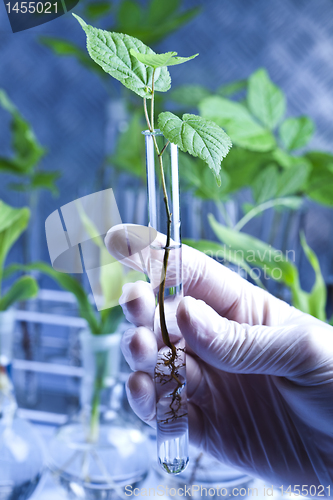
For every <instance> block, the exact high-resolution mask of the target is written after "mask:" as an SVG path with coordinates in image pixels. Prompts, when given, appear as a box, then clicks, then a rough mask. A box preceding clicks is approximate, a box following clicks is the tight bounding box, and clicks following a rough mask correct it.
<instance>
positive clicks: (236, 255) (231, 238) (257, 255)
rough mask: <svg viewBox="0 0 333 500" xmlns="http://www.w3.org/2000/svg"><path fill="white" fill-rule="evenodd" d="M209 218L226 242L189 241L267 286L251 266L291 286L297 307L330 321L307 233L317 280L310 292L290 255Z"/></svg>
mask: <svg viewBox="0 0 333 500" xmlns="http://www.w3.org/2000/svg"><path fill="white" fill-rule="evenodd" d="M208 220H209V223H210V226H211V228H212V229H213V231H214V233H215V235H216V237H217V239H218V240H219V241H220V242H221V243H222V245H221V244H220V243H217V242H215V241H206V240H201V241H193V240H186V241H185V243H187V244H188V245H190V246H192V247H194V248H196V249H197V250H200V251H202V252H204V253H206V254H208V255H209V256H211V257H214V258H218V259H219V260H221V259H223V261H225V262H230V263H232V264H235V265H236V266H238V267H239V268H242V269H244V270H245V271H246V272H247V273H248V274H249V275H250V276H251V277H252V279H253V280H254V281H255V282H256V284H257V285H259V286H261V287H262V288H265V287H264V285H263V283H262V281H261V280H260V279H259V277H258V276H256V275H255V274H253V273H251V268H257V269H258V268H259V269H261V270H263V271H264V276H265V277H266V278H272V279H273V280H275V281H277V282H279V283H282V284H284V285H285V286H286V287H288V288H289V290H290V291H291V297H292V304H293V305H294V306H295V307H297V308H298V309H300V310H301V311H303V312H305V313H308V314H311V315H312V316H315V317H316V318H318V319H320V320H322V321H326V312H325V307H326V298H327V297H326V285H325V281H324V278H323V276H322V273H321V270H320V265H319V262H318V259H317V256H316V254H315V253H314V252H313V250H312V249H311V248H310V247H309V245H308V244H307V242H306V239H305V236H304V234H303V233H301V236H300V238H301V245H302V248H303V251H304V253H305V255H306V257H307V259H308V261H309V262H310V264H311V266H312V268H313V270H314V273H315V282H314V285H313V287H312V289H311V292H310V293H308V292H305V291H304V290H302V288H301V286H300V281H299V273H298V269H297V267H296V265H295V264H293V263H292V262H290V261H289V260H288V255H285V254H284V253H283V252H281V250H277V249H275V248H272V246H271V245H268V244H267V243H264V242H263V241H261V240H260V239H258V238H254V237H253V236H250V235H249V234H245V233H241V232H239V231H238V230H237V229H234V228H229V227H226V226H223V225H222V224H220V223H218V222H217V221H216V219H215V218H214V216H213V215H212V214H210V215H209V216H208ZM332 320H333V318H332Z"/></svg>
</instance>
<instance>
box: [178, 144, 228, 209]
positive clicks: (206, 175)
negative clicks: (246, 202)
mask: <svg viewBox="0 0 333 500" xmlns="http://www.w3.org/2000/svg"><path fill="white" fill-rule="evenodd" d="M179 175H180V179H181V188H182V189H184V190H192V191H193V193H194V195H195V196H196V197H197V198H200V199H202V200H214V201H216V202H219V201H221V200H222V199H223V198H225V196H226V192H227V190H228V185H229V176H228V174H226V172H224V170H223V169H221V170H220V177H221V186H220V187H219V186H218V185H217V184H216V182H215V179H214V177H213V176H212V175H211V173H210V171H209V170H208V169H207V168H206V165H205V162H204V161H203V160H200V158H192V157H191V156H189V155H188V154H184V153H182V152H179Z"/></svg>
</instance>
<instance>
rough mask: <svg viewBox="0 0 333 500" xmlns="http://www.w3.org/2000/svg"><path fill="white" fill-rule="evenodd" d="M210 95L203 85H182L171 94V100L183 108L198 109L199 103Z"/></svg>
mask: <svg viewBox="0 0 333 500" xmlns="http://www.w3.org/2000/svg"><path fill="white" fill-rule="evenodd" d="M209 95H210V91H209V90H208V89H206V87H203V86H202V85H195V84H193V85H190V84H188V85H181V86H180V87H177V88H176V89H175V90H172V91H171V92H170V94H169V96H168V97H169V98H170V99H171V100H172V101H175V102H176V103H178V104H181V105H182V106H190V107H193V108H194V107H197V106H198V104H199V102H200V101H202V100H203V99H204V98H205V97H208V96H209Z"/></svg>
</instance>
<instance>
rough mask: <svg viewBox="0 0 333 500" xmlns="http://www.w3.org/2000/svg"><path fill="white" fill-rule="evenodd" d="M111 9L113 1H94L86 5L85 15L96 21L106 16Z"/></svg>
mask: <svg viewBox="0 0 333 500" xmlns="http://www.w3.org/2000/svg"><path fill="white" fill-rule="evenodd" d="M111 10H112V4H111V2H93V3H90V4H88V5H86V6H85V8H84V12H85V15H86V16H87V17H89V18H90V19H92V20H94V21H96V20H97V19H100V18H101V17H103V16H106V15H107V14H109V13H110V11H111Z"/></svg>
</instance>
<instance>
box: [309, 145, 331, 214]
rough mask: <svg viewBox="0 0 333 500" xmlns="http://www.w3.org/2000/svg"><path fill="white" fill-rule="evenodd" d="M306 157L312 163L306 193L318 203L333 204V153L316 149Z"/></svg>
mask: <svg viewBox="0 0 333 500" xmlns="http://www.w3.org/2000/svg"><path fill="white" fill-rule="evenodd" d="M305 157H306V158H307V159H308V160H309V161H310V163H311V165H312V170H311V173H310V176H309V181H308V186H307V189H306V194H307V195H308V196H309V197H310V198H311V199H312V200H314V201H316V202H318V203H322V204H323V205H328V206H333V196H332V192H333V155H331V154H329V153H321V152H316V151H314V152H311V153H308V154H306V155H305Z"/></svg>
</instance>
